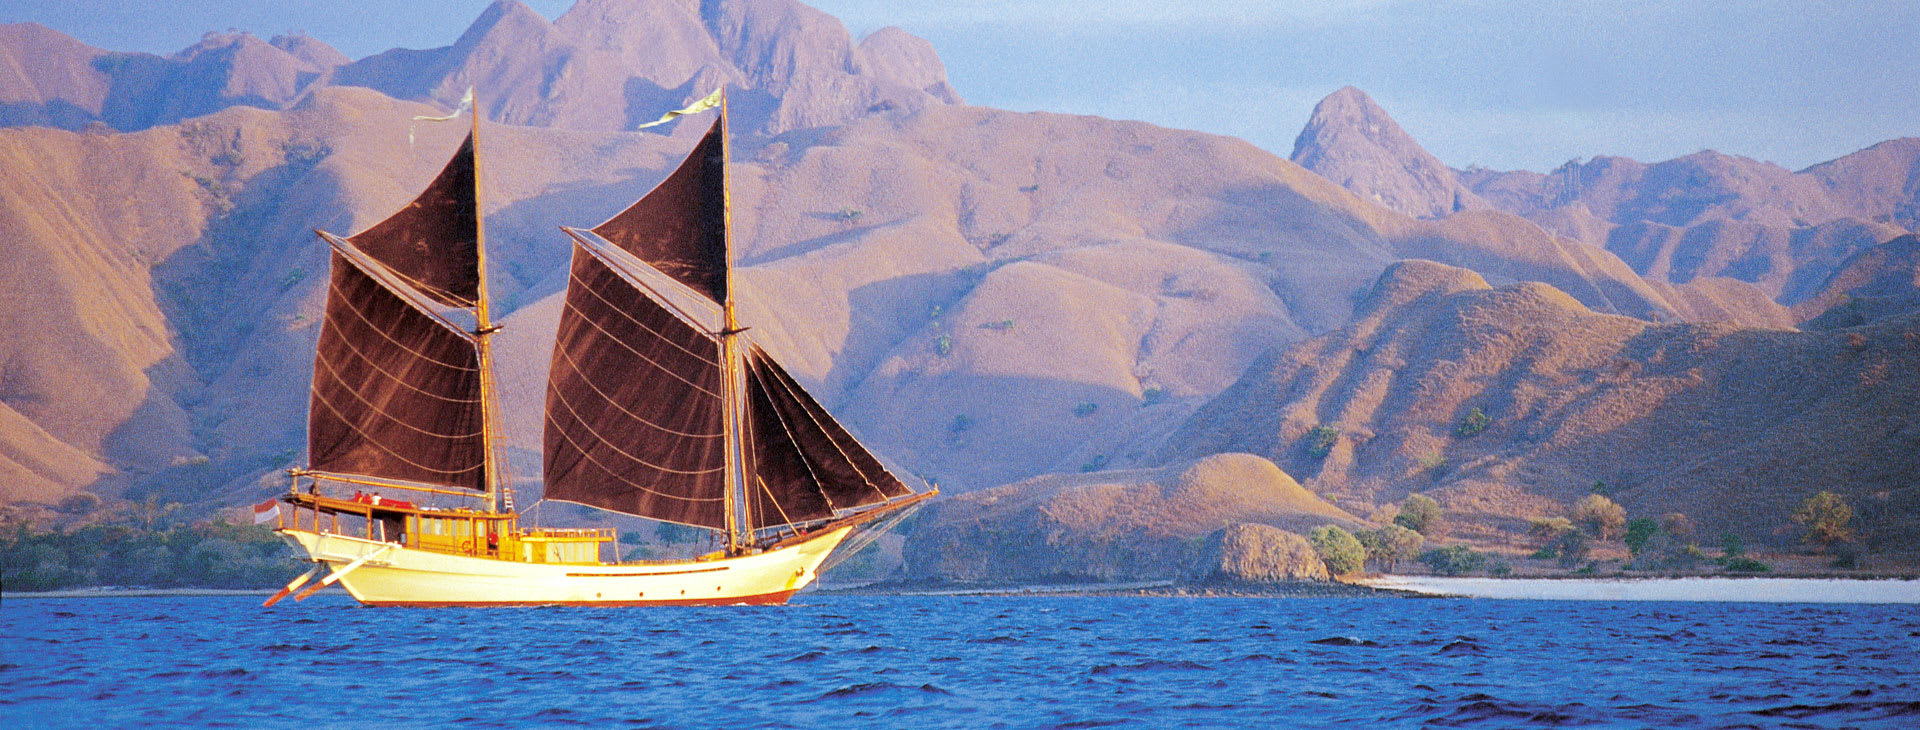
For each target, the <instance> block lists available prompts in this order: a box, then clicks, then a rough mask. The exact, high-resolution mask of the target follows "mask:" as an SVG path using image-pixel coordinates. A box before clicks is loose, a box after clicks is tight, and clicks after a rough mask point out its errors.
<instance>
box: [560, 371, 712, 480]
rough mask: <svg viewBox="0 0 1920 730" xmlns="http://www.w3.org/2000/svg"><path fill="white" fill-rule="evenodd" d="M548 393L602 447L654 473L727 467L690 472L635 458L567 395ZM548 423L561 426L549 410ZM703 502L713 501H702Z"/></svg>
mask: <svg viewBox="0 0 1920 730" xmlns="http://www.w3.org/2000/svg"><path fill="white" fill-rule="evenodd" d="M547 392H548V394H550V395H552V396H553V397H554V398H553V399H554V401H555V402H558V403H559V404H560V405H561V406H563V407H565V408H566V409H567V415H568V416H571V417H572V418H573V420H574V422H575V423H578V424H580V426H581V427H582V428H583V429H585V430H586V432H587V433H588V434H590V435H592V436H593V438H594V439H595V440H596V441H598V442H600V444H601V445H603V446H606V447H607V448H609V449H612V450H613V451H614V452H615V453H617V454H620V455H621V456H624V457H627V459H629V460H631V461H633V462H634V463H636V464H640V465H642V466H645V467H647V468H649V469H653V470H654V471H658V472H663V473H667V474H682V475H688V476H698V475H701V474H712V473H714V472H717V471H720V470H722V469H725V468H726V465H725V464H724V463H722V464H721V465H720V466H717V467H714V468H712V469H699V470H693V471H688V470H684V469H675V468H673V467H669V466H661V465H659V464H655V463H653V462H650V461H647V460H646V459H642V458H640V457H638V456H634V455H633V454H630V453H628V452H627V451H626V450H625V449H622V448H620V447H619V446H618V445H617V444H616V443H615V442H614V441H613V440H611V439H608V438H607V437H606V436H605V435H603V434H601V433H600V432H599V431H597V430H595V429H594V428H593V426H592V425H590V424H588V423H587V421H586V419H584V418H581V417H580V412H579V411H578V410H576V409H575V408H574V407H573V403H571V402H569V401H568V400H567V397H566V395H564V394H562V393H561V392H560V391H558V390H549V391H547ZM547 422H548V423H550V424H552V425H554V426H556V427H557V426H559V425H560V424H559V423H558V422H557V421H555V419H554V417H553V413H552V411H551V410H549V411H548V413H547ZM561 436H562V437H564V438H566V439H567V443H569V444H572V445H573V447H574V448H575V449H578V450H579V451H580V453H582V454H587V455H588V458H590V459H591V458H592V455H591V454H590V453H588V451H587V450H586V449H584V448H581V447H580V444H579V443H578V442H576V441H575V440H574V439H573V437H572V436H568V435H567V434H566V432H565V431H564V430H562V431H561ZM595 464H599V462H598V461H597V460H596V461H595ZM599 465H600V466H601V468H603V469H605V468H606V466H605V465H604V464H599ZM607 471H608V472H609V473H613V474H618V472H614V471H613V470H611V469H607ZM701 501H713V500H701Z"/></svg>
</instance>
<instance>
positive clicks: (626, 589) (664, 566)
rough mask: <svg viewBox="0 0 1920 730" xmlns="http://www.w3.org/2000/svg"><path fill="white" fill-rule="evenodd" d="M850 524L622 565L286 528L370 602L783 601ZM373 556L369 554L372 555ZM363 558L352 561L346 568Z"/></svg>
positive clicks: (809, 576) (360, 597) (362, 599)
mask: <svg viewBox="0 0 1920 730" xmlns="http://www.w3.org/2000/svg"><path fill="white" fill-rule="evenodd" d="M852 530H853V527H852V526H850V525H849V526H845V527H840V528H837V529H833V530H829V531H827V532H825V533H822V534H821V535H820V536H818V537H814V538H811V539H808V540H806V541H804V542H800V543H797V544H793V545H787V546H784V547H780V548H777V549H773V550H768V551H766V552H763V553H757V554H753V555H743V556H740V557H733V558H719V559H714V560H699V561H695V560H687V561H681V562H671V563H646V564H624V565H592V564H590V565H580V564H554V563H528V562H518V561H512V560H495V559H491V558H480V557H472V556H467V555H453V554H448V553H441V552H432V551H427V550H416V549H412V548H406V547H401V546H400V545H398V544H395V543H385V542H379V541H376V540H368V539H364V538H357V537H348V536H346V535H337V534H320V533H314V532H311V531H308V530H300V529H290V528H283V529H281V530H279V532H280V534H281V535H282V536H284V537H285V538H286V539H287V540H288V541H290V542H293V543H294V544H296V545H299V546H300V548H301V549H303V550H305V551H306V552H307V555H308V556H310V557H311V558H312V559H313V561H314V562H316V563H324V564H326V565H328V566H330V567H331V568H332V569H333V570H334V571H336V572H337V571H340V570H342V569H344V568H349V567H351V569H350V570H347V572H346V574H345V575H343V576H341V577H340V579H339V582H340V584H341V585H343V586H345V587H346V589H347V592H348V593H350V594H352V595H353V597H354V599H355V600H358V601H360V602H361V603H364V604H367V605H370V606H539V605H586V606H644V605H672V604H682V605H712V604H742V603H763V604H764V603H785V602H786V600H787V598H789V597H791V596H792V595H793V594H794V592H795V591H798V590H800V589H801V588H805V587H806V586H807V585H808V584H810V583H812V582H813V580H814V578H815V577H816V571H817V570H818V569H819V567H820V563H821V562H822V561H824V560H826V559H827V555H828V554H830V553H832V552H833V549H834V548H835V547H837V546H839V545H840V542H841V541H842V540H845V539H846V537H847V535H848V533H850V532H852ZM370 555H371V557H368V556H370ZM363 558H365V562H363V563H361V564H360V565H358V566H351V564H352V563H354V562H355V561H357V560H361V559H363Z"/></svg>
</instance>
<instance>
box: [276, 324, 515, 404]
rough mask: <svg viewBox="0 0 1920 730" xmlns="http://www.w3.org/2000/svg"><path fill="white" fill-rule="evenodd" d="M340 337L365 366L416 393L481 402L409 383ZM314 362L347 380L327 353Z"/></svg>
mask: <svg viewBox="0 0 1920 730" xmlns="http://www.w3.org/2000/svg"><path fill="white" fill-rule="evenodd" d="M338 339H339V341H340V343H341V344H343V345H346V348H347V351H348V352H351V353H353V355H354V356H356V357H358V358H359V359H360V361H361V362H362V363H364V365H365V367H367V368H368V369H370V370H373V371H374V372H377V373H380V374H381V375H385V376H387V379H388V380H391V381H393V382H395V383H398V384H400V386H401V387H404V388H406V389H408V390H411V391H413V392H415V393H419V394H421V395H424V396H427V397H429V398H433V399H435V400H439V401H442V402H446V403H479V402H480V399H479V398H478V397H474V398H450V397H447V396H444V395H441V394H439V393H435V392H432V391H429V390H423V389H421V388H419V387H418V386H415V385H414V384H412V383H409V382H407V381H406V379H405V378H402V377H400V376H398V375H395V374H393V372H392V371H389V370H387V369H386V368H383V367H380V365H379V364H378V363H376V362H375V361H374V360H373V358H370V357H367V353H365V352H362V351H361V350H360V348H358V347H355V346H354V344H353V341H352V340H351V339H349V338H346V337H339V338H338ZM314 362H316V363H319V364H322V365H325V366H326V368H327V372H329V373H332V374H333V376H334V378H335V379H337V380H340V381H341V382H345V381H346V379H345V378H342V377H340V371H339V370H336V369H334V367H333V363H331V362H329V361H328V359H327V357H326V356H325V354H322V355H321V356H319V357H316V358H314ZM428 362H435V364H439V363H438V362H436V361H432V360H429V361H428ZM459 370H460V371H462V372H471V371H472V370H473V368H459Z"/></svg>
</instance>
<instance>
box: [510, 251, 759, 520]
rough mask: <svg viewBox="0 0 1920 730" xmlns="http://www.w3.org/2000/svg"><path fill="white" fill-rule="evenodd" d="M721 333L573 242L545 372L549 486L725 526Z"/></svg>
mask: <svg viewBox="0 0 1920 730" xmlns="http://www.w3.org/2000/svg"><path fill="white" fill-rule="evenodd" d="M721 381H722V370H721V362H720V345H719V342H717V341H716V340H715V339H714V338H713V337H711V336H710V335H708V334H707V333H705V332H702V331H700V330H698V329H695V328H694V327H692V326H691V325H689V324H688V323H686V322H684V321H682V320H681V319H680V318H678V317H676V316H675V315H674V314H672V313H671V312H668V311H667V310H666V309H665V308H664V307H662V306H660V304H659V303H657V302H655V301H654V300H653V298H651V297H649V296H648V295H647V294H646V293H644V292H642V291H640V289H638V288H637V287H635V286H634V285H633V284H632V283H631V282H628V281H627V280H626V279H624V278H622V277H621V276H620V275H619V274H618V273H616V272H615V271H614V270H613V269H612V268H611V267H610V266H609V264H608V263H607V262H605V261H603V260H601V259H600V257H599V256H597V255H595V253H593V252H591V251H590V250H588V249H585V248H582V247H578V246H576V247H575V248H574V252H573V272H572V276H571V278H570V280H569V281H568V282H567V295H566V305H565V308H564V309H563V310H562V311H561V315H560V331H559V333H558V335H557V336H556V338H555V340H554V345H553V365H552V370H551V374H550V375H549V376H548V381H547V416H546V433H545V436H544V441H545V452H546V487H547V491H546V496H547V498H548V499H561V500H566V501H570V502H579V503H581V504H587V505H592V506H594V507H600V508H603V509H610V510H615V511H618V512H626V513H628V514H635V515H642V516H646V517H653V518H656V519H661V520H667V521H669V522H680V523H684V524H689V525H699V526H702V527H713V528H722V527H725V526H726V518H725V512H724V507H725V506H724V499H725V497H724V493H725V490H726V474H725V468H726V446H725V435H726V434H725V431H724V428H725V427H724V424H723V421H724V417H723V409H724V407H725V400H724V396H723V395H722V393H723V392H724V389H725V388H724V385H723V384H722V382H721Z"/></svg>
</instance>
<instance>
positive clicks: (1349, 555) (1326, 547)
mask: <svg viewBox="0 0 1920 730" xmlns="http://www.w3.org/2000/svg"><path fill="white" fill-rule="evenodd" d="M1307 542H1310V543H1313V549H1314V551H1315V552H1318V553H1320V559H1321V560H1322V561H1324V562H1326V564H1327V572H1329V573H1332V574H1334V575H1347V574H1349V573H1355V572H1358V571H1359V570H1360V568H1361V567H1363V566H1365V565H1366V561H1367V551H1366V548H1364V547H1362V546H1361V545H1360V540H1359V539H1357V538H1355V537H1354V536H1353V534H1352V533H1350V532H1347V531H1346V530H1342V529H1340V528H1339V527H1337V526H1334V525H1321V526H1319V527H1315V528H1313V530H1312V531H1311V532H1308V533H1307Z"/></svg>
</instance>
